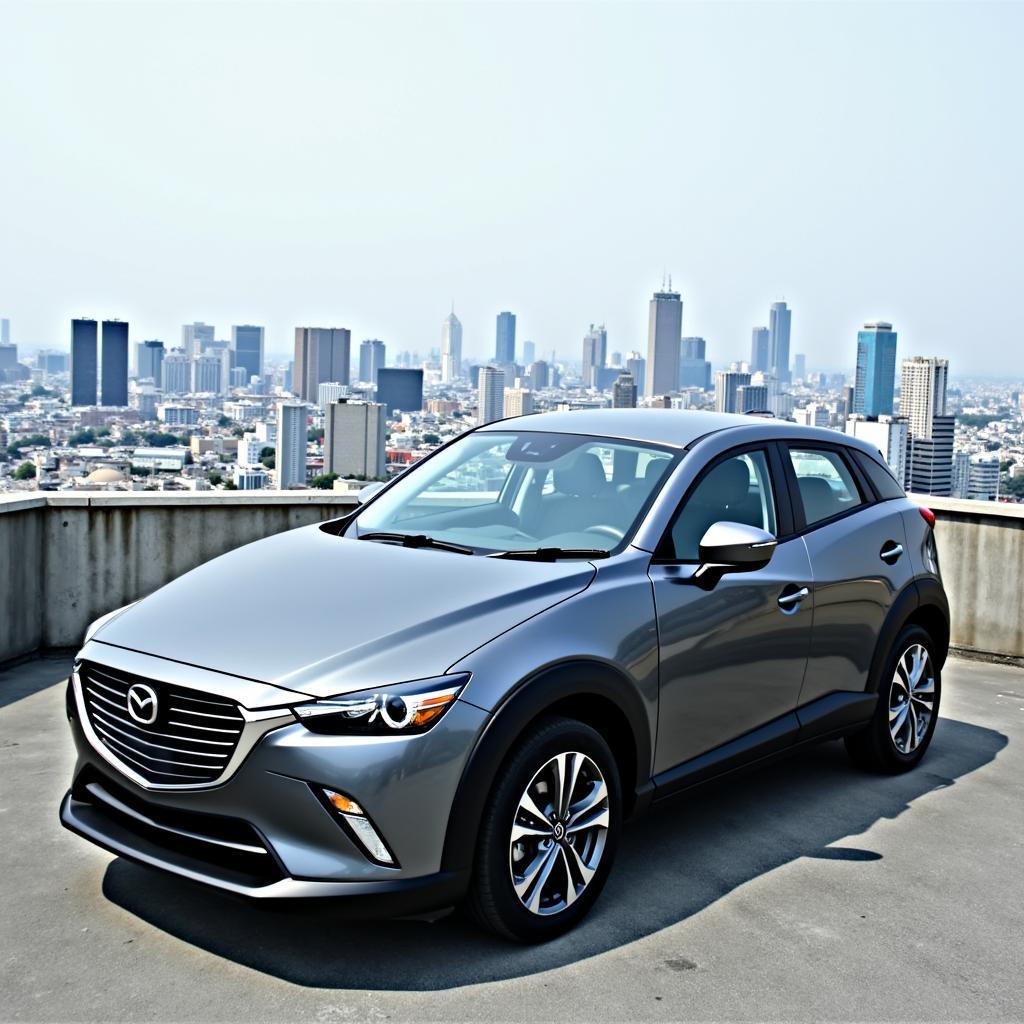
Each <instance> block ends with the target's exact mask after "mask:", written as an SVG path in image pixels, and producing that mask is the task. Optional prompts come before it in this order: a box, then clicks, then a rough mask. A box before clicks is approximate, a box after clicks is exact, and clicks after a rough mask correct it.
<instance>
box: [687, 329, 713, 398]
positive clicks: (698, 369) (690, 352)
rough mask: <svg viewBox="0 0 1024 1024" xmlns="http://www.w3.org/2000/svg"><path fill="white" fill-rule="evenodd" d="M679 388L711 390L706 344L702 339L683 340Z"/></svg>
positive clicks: (709, 365)
mask: <svg viewBox="0 0 1024 1024" xmlns="http://www.w3.org/2000/svg"><path fill="white" fill-rule="evenodd" d="M679 387H680V388H700V389H701V390H702V391H710V390H711V363H709V362H708V360H707V342H706V341H705V340H704V339H703V338H683V344H682V358H681V359H680V363H679Z"/></svg>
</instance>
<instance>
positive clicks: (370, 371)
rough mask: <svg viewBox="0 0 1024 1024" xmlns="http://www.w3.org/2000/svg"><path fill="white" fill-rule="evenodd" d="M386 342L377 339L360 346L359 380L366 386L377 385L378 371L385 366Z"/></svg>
mask: <svg viewBox="0 0 1024 1024" xmlns="http://www.w3.org/2000/svg"><path fill="white" fill-rule="evenodd" d="M385 351H386V350H385V346H384V342H383V341H380V340H379V339H377V338H371V339H370V340H368V341H364V342H362V343H361V344H360V346H359V379H360V380H361V381H363V382H364V383H365V384H376V383H377V371H378V370H380V369H382V368H383V366H384V358H385Z"/></svg>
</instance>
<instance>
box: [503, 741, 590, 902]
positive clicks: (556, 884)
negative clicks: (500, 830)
mask: <svg viewBox="0 0 1024 1024" xmlns="http://www.w3.org/2000/svg"><path fill="white" fill-rule="evenodd" d="M609 821H610V818H609V802H608V787H607V785H606V784H605V780H604V776H603V775H602V774H601V770H600V768H598V766H597V764H596V763H595V762H594V761H593V760H592V759H591V758H589V757H587V756H586V755H585V754H581V753H579V752H578V751H571V752H567V753H564V754H557V755H556V756H555V757H553V758H551V759H550V760H549V761H548V762H547V763H545V764H544V765H543V767H541V768H540V770H539V771H538V772H537V773H536V774H535V775H534V776H533V778H532V779H531V780H530V783H529V785H528V786H527V787H526V789H525V790H524V792H523V795H522V797H520V800H519V805H518V807H517V808H516V812H515V816H514V819H513V821H512V832H511V839H510V842H509V871H510V873H511V875H512V886H513V888H514V889H515V892H516V895H517V896H518V897H519V901H520V902H521V903H522V905H523V906H524V907H526V909H527V910H529V911H530V912H531V913H533V914H537V915H539V916H542V917H544V916H550V915H552V914H557V913H560V912H561V911H563V910H565V909H566V908H567V907H569V906H571V905H572V904H573V903H575V902H576V900H577V899H579V897H580V896H581V895H582V894H583V891H584V890H585V889H586V888H587V886H588V885H589V884H590V881H591V879H592V878H593V877H594V875H595V873H596V872H597V868H598V865H599V864H600V862H601V856H602V854H603V853H604V848H605V841H606V839H607V835H608V825H609Z"/></svg>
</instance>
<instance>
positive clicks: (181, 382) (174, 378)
mask: <svg viewBox="0 0 1024 1024" xmlns="http://www.w3.org/2000/svg"><path fill="white" fill-rule="evenodd" d="M162 371H163V389H164V394H165V395H187V394H188V393H189V391H190V389H191V387H192V361H191V360H190V359H189V357H188V356H187V355H186V354H185V350H184V349H181V348H172V349H171V351H170V352H168V353H167V355H166V356H164V361H163V366H162Z"/></svg>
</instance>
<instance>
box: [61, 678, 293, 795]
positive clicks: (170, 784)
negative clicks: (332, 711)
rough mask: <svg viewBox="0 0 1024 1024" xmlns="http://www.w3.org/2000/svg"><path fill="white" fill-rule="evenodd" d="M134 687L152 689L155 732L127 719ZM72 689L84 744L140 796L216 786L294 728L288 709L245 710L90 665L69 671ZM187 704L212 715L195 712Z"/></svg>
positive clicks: (216, 698)
mask: <svg viewBox="0 0 1024 1024" xmlns="http://www.w3.org/2000/svg"><path fill="white" fill-rule="evenodd" d="M115 671H116V670H115ZM135 683H145V684H146V685H148V686H150V687H152V688H154V689H156V691H157V692H158V694H159V699H160V702H161V703H163V704H164V706H165V708H166V709H167V710H166V711H165V712H164V713H163V714H161V715H160V716H159V717H158V719H157V722H156V723H154V726H153V727H150V726H145V725H142V724H140V723H138V722H134V721H132V720H130V718H129V716H128V710H127V695H128V691H129V689H130V688H131V687H132V686H133V685H134V684H135ZM72 685H73V689H74V693H75V700H76V703H77V704H78V709H79V712H80V720H81V724H82V729H83V731H84V732H85V734H86V737H87V738H88V740H89V742H90V743H91V744H92V746H93V747H94V748H95V749H96V751H97V752H98V753H99V754H100V755H101V756H102V757H103V759H104V760H105V761H107V762H108V763H109V764H111V765H112V766H113V767H115V768H117V769H118V771H120V772H121V773H122V774H123V775H126V776H127V777H128V778H130V779H131V780H132V781H133V782H135V783H137V784H138V785H139V786H142V787H143V788H145V789H202V788H207V787H209V786H216V785H220V784H222V783H223V782H225V781H226V780H227V779H229V778H230V777H231V776H232V775H233V774H234V772H235V771H236V770H237V769H238V767H239V765H241V763H242V762H243V761H244V760H245V758H246V757H247V756H248V754H249V752H250V751H251V750H252V748H253V747H254V746H255V744H256V743H257V742H258V741H259V739H260V738H261V737H262V736H263V735H264V734H265V733H267V732H269V731H270V730H271V729H276V728H280V727H281V726H283V725H290V724H293V723H294V722H295V717H294V715H293V714H292V713H291V711H290V710H289V709H288V708H279V709H270V710H267V711H258V712H253V711H248V710H247V709H245V708H244V707H242V706H241V705H240V704H238V703H237V702H236V701H233V700H231V699H229V698H226V697H220V696H219V695H217V694H209V693H206V692H205V691H190V690H189V689H188V688H186V687H180V686H177V685H174V684H171V683H167V682H164V681H160V680H152V679H149V678H143V677H141V676H136V675H134V674H133V673H125V675H124V676H123V677H122V676H119V675H115V674H114V673H113V672H112V671H111V670H107V669H103V668H101V667H100V666H97V665H95V664H93V663H92V662H85V663H81V664H78V665H76V666H75V670H74V671H73V673H72ZM101 691H102V692H101ZM119 700H120V703H118V701H119ZM188 704H191V705H192V706H193V707H204V708H209V709H211V710H203V711H198V710H193V708H192V707H188V706H185V705H188ZM213 709H216V712H215V711H214V710H213ZM193 719H195V721H193ZM213 721H216V722H217V724H216V725H214V724H212V722H213ZM199 722H211V724H209V725H206V724H204V725H200V724H198V723H199ZM229 723H230V724H229ZM161 741H164V742H161ZM167 741H170V742H167Z"/></svg>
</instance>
